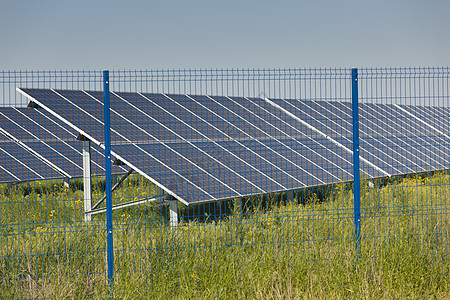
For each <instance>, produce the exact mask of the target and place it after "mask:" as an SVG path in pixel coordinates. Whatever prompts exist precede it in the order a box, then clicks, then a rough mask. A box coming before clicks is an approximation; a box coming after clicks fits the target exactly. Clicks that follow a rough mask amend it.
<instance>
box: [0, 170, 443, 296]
mask: <svg viewBox="0 0 450 300" xmlns="http://www.w3.org/2000/svg"><path fill="white" fill-rule="evenodd" d="M449 179H450V178H449V175H447V174H444V173H439V174H435V175H433V176H429V177H424V178H422V177H418V176H417V177H410V178H406V179H404V180H402V181H399V182H395V181H394V182H392V183H391V184H389V185H386V186H381V187H373V188H370V187H369V186H368V184H367V182H368V181H367V180H363V181H362V187H363V191H362V193H361V194H362V196H361V202H362V203H361V207H362V241H361V247H360V249H358V250H357V249H355V242H354V237H353V234H354V224H353V194H352V191H351V189H349V186H348V184H338V185H334V186H329V187H326V189H327V190H326V191H324V190H323V189H322V190H320V189H316V190H312V191H307V192H302V193H300V192H299V193H296V199H298V201H293V202H290V201H286V200H287V199H286V195H282V194H274V195H265V196H260V197H258V198H253V199H251V198H249V199H247V201H248V203H244V205H243V206H242V208H240V206H239V205H237V204H236V203H232V202H231V203H227V205H229V206H230V209H229V210H228V211H227V215H226V216H225V217H224V218H222V219H219V218H215V219H214V218H210V219H208V218H209V216H207V218H206V219H207V220H206V221H203V220H204V219H205V217H204V213H207V209H205V210H203V211H202V210H201V209H199V210H196V211H197V212H199V211H202V214H203V215H200V214H198V215H194V216H193V215H192V210H187V209H185V210H180V211H184V212H185V214H191V215H190V216H187V217H186V218H181V223H180V224H179V226H177V227H174V228H171V227H170V226H169V225H168V221H167V220H166V219H165V217H166V215H165V214H164V213H162V212H163V210H160V209H159V208H158V207H157V206H156V205H155V203H147V204H145V205H141V206H139V207H130V208H127V209H124V210H122V211H116V212H115V213H114V248H115V252H114V254H115V260H114V263H115V277H114V291H113V295H114V297H115V298H116V299H171V298H178V299H211V298H218V299H233V298H235V299H236V298H237V299H303V298H305V299H308V298H322V299H325V298H330V297H331V298H336V299H350V298H356V299H361V298H367V299H392V298H397V299H398V298H410V299H419V298H420V299H422V298H442V299H444V298H449V297H450V291H449V286H450V280H449V266H450V264H449V259H448V253H449V239H448V229H449V212H448V207H449V204H448V199H449V197H450V188H449ZM103 183H104V182H103ZM103 183H102V181H101V179H99V180H98V181H96V182H95V184H94V193H97V194H95V197H97V198H100V197H101V196H102V184H103ZM40 185H41V187H39V183H33V185H32V188H29V187H26V186H23V187H13V188H11V187H6V186H1V187H0V193H1V201H2V203H1V226H2V232H1V236H0V253H1V254H0V272H1V291H0V298H2V299H23V298H28V299H40V298H45V299H88V298H89V299H92V298H94V299H104V298H107V295H108V286H107V284H106V234H105V221H104V217H103V216H98V217H96V218H94V220H93V221H92V222H90V223H89V224H86V223H84V222H82V221H81V220H82V213H81V211H82V200H81V199H82V197H83V196H82V192H81V187H80V184H71V185H70V186H69V187H66V188H65V187H64V185H63V184H62V182H59V181H53V182H47V183H45V184H44V183H41V184H40ZM55 185H56V186H55ZM42 186H45V187H42ZM38 187H39V188H38ZM96 189H97V190H96ZM324 189H325V188H324ZM319 193H320V194H321V196H320V197H319V196H318V194H319ZM145 194H146V195H150V196H151V195H154V194H155V188H154V187H153V186H152V185H151V184H149V183H148V182H146V181H145V180H144V179H142V178H140V177H135V178H130V180H127V181H126V182H125V183H124V186H123V187H122V188H121V189H120V190H119V191H116V192H115V194H114V198H115V201H117V202H119V201H123V200H121V199H122V198H126V199H132V198H133V199H134V198H139V197H143V196H144V195H145ZM305 197H306V199H305ZM300 198H302V199H301V200H299V199H300ZM250 204H251V205H250ZM183 220H185V221H183ZM187 220H189V221H187Z"/></svg>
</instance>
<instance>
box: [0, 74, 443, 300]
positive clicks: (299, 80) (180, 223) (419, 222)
mask: <svg viewBox="0 0 450 300" xmlns="http://www.w3.org/2000/svg"><path fill="white" fill-rule="evenodd" d="M0 78H1V83H2V84H1V89H2V93H1V95H2V104H1V107H0V119H1V132H0V134H1V141H0V151H1V152H0V176H1V178H0V179H1V180H0V181H1V184H0V187H1V190H0V196H1V199H0V200H1V201H0V210H1V214H0V217H1V235H0V247H1V254H0V259H1V272H2V275H1V284H2V292H1V293H2V296H4V297H5V298H8V297H9V298H12V299H24V298H26V299H28V298H29V299H35V298H37V299H47V298H48V299H53V298H66V297H67V298H83V297H88V296H97V297H107V296H108V292H109V293H110V294H109V295H110V296H111V291H110V290H109V289H110V288H113V294H114V295H115V296H117V297H118V298H120V297H121V295H124V293H125V291H124V290H123V289H121V288H120V287H123V286H133V287H136V291H139V296H141V297H143V298H145V297H152V296H157V297H161V298H164V297H171V296H172V297H173V296H181V297H187V298H189V297H191V296H192V295H194V294H195V293H199V292H200V291H205V290H209V289H211V290H214V292H211V291H210V293H211V294H210V295H212V296H213V297H219V298H220V297H221V296H220V295H221V294H220V293H223V292H225V290H223V289H222V290H221V289H220V288H219V287H220V284H223V285H224V286H225V289H226V288H228V289H230V287H229V286H228V287H227V285H226V284H224V281H226V280H228V281H229V282H234V283H233V284H232V286H233V287H232V289H237V290H241V291H245V292H242V293H243V294H240V295H241V296H242V297H244V296H245V295H247V294H246V293H248V291H246V289H247V288H246V283H245V282H246V281H245V279H242V280H233V278H235V277H236V276H239V274H241V276H244V277H245V276H247V275H242V274H244V273H245V272H244V271H245V270H247V271H248V270H250V271H249V273H252V270H255V269H267V268H269V269H270V268H271V267H273V266H285V267H286V270H289V271H288V272H294V271H295V270H297V271H298V270H303V268H304V266H305V264H306V265H308V264H310V263H312V264H318V265H320V262H322V263H323V262H326V263H325V264H326V265H328V266H333V265H334V266H336V265H339V264H340V263H341V262H342V261H343V260H346V261H348V260H351V261H354V262H355V264H356V262H357V261H358V258H357V257H359V261H373V259H381V257H383V255H384V254H383V253H388V251H389V249H390V248H392V247H394V246H393V245H394V244H396V243H397V242H398V241H407V244H408V245H409V246H408V247H409V248H407V250H408V249H409V250H411V249H413V250H411V251H417V252H421V253H424V254H426V255H428V254H429V255H431V256H433V257H434V258H435V259H437V260H430V261H432V262H433V263H435V264H437V262H438V261H439V259H441V260H442V261H446V260H447V259H448V251H449V250H448V248H449V240H448V200H447V197H448V193H449V184H450V181H449V176H450V175H449V173H448V170H449V167H448V165H449V160H448V158H449V156H448V149H449V147H448V141H450V139H449V134H450V133H449V130H448V129H449V125H450V122H449V114H448V112H449V108H448V107H449V105H448V103H449V91H450V88H449V84H448V83H449V70H448V68H395V69H359V70H358V71H357V72H356V70H351V69H345V68H336V69H266V70H264V69H255V70H243V69H239V70H217V69H216V70H203V69H201V70H154V71H111V72H109V78H108V79H107V84H108V89H109V92H108V93H105V91H104V84H105V77H104V73H102V72H97V71H51V72H44V71H36V72H2V73H0ZM355 87H356V88H357V89H359V91H358V90H356V91H357V92H356V93H355V89H354V88H355ZM105 95H107V96H108V101H107V102H106V97H105ZM355 101H356V102H355ZM106 103H107V104H108V106H109V110H107V111H108V112H109V118H105V105H107V104H106ZM355 105H356V106H355ZM108 106H107V107H108ZM356 109H357V110H356ZM105 124H106V125H108V124H109V126H107V128H108V129H109V130H110V138H108V136H107V135H105ZM356 125H357V127H355V126H356ZM355 128H357V129H358V130H357V133H358V134H359V136H358V135H355V132H354V131H353V130H354V129H355ZM105 137H106V138H105ZM355 143H356V144H355ZM355 145H358V147H357V148H355V147H354V146H355ZM355 149H356V150H355ZM105 150H106V151H105ZM108 150H110V153H111V157H109V159H106V162H105V153H108ZM355 154H357V156H355ZM354 159H358V160H359V167H358V166H356V167H355V165H356V164H354V163H353V162H354ZM105 164H109V166H110V167H111V172H110V173H109V172H108V170H107V169H108V168H107V165H105ZM355 178H356V184H355V180H354V179H355ZM109 184H111V196H108V193H106V191H107V190H109V188H108V186H109ZM108 213H109V215H108ZM108 222H110V223H109V224H110V225H108ZM108 235H109V236H110V238H111V239H110V242H111V243H109V244H108V243H107V237H108ZM402 249H403V248H402ZM409 250H408V251H409ZM405 251H406V250H405ZM308 266H310V265H308ZM446 268H448V264H446V263H444V264H442V265H441V268H440V269H439V272H440V274H445V273H446V272H447V273H448V269H446ZM291 270H294V271H291ZM289 274H291V273H289ZM108 279H109V282H110V285H108V284H107V282H108ZM247 279H248V278H247ZM248 280H250V279H248ZM228 291H229V290H228ZM189 295H191V296H189ZM222 296H223V295H222Z"/></svg>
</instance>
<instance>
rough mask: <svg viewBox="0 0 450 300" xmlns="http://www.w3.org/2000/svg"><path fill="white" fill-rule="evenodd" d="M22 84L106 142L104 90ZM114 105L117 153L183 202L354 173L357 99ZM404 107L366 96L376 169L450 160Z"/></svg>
mask: <svg viewBox="0 0 450 300" xmlns="http://www.w3.org/2000/svg"><path fill="white" fill-rule="evenodd" d="M23 93H24V94H25V95H27V96H28V97H29V99H30V100H31V101H34V102H36V103H37V104H38V105H39V106H40V107H42V108H44V109H46V110H47V111H48V112H50V113H51V114H52V115H53V116H54V117H57V118H59V120H60V121H62V122H65V124H67V125H68V126H70V127H71V128H72V129H73V130H76V131H77V132H80V133H82V134H84V135H86V136H87V137H89V138H90V139H91V140H92V141H93V142H95V143H96V144H97V145H101V144H102V143H103V134H104V133H103V131H104V128H103V104H102V103H103V93H102V92H95V91H94V92H93V91H69V90H67V91H61V90H37V89H23ZM110 105H111V106H110V107H111V149H112V152H113V154H114V155H116V156H117V157H118V158H120V159H121V160H122V161H123V162H125V163H126V164H128V165H129V166H130V167H132V168H133V169H135V170H136V171H138V172H140V173H141V174H142V175H144V176H146V177H147V178H148V179H150V180H152V181H153V182H155V183H156V184H157V185H159V186H160V187H162V188H163V189H165V190H166V191H168V192H169V193H170V194H172V195H174V196H175V197H177V198H178V199H179V200H181V201H183V202H184V203H185V204H189V203H199V202H204V201H212V200H218V199H226V198H234V197H241V196H246V195H252V194H259V193H267V192H275V191H284V190H290V189H298V188H304V187H309V186H315V185H323V184H329V183H335V182H340V181H342V180H349V181H350V180H352V178H353V177H352V151H351V147H352V125H351V124H352V123H351V120H352V118H351V116H352V114H351V105H350V103H345V102H334V101H314V100H283V99H260V98H242V97H211V96H197V95H196V96H193V95H172V94H150V93H123V92H120V93H119V92H117V93H115V92H111V94H110ZM403 110H406V108H403ZM403 110H402V108H401V107H397V106H394V105H380V104H363V103H361V104H360V143H361V154H360V155H361V166H362V170H363V171H364V172H365V173H366V174H367V175H368V176H370V177H380V176H390V175H393V174H404V173H413V172H421V171H425V170H429V169H430V168H434V169H442V168H446V166H447V163H446V157H447V156H446V155H447V151H446V150H442V148H439V147H438V146H437V145H438V143H440V142H441V141H442V134H440V133H439V130H436V129H433V128H430V127H429V126H424V125H423V124H418V123H417V122H416V120H415V119H414V118H413V117H412V116H410V115H408V114H405V113H404V111H403ZM429 113H430V114H432V112H429ZM436 113H437V112H436ZM410 114H412V113H410ZM436 123H438V121H436ZM443 126H444V125H442V127H443ZM442 130H444V128H443V129H442Z"/></svg>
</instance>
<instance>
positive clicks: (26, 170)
mask: <svg viewBox="0 0 450 300" xmlns="http://www.w3.org/2000/svg"><path fill="white" fill-rule="evenodd" d="M0 140H1V142H0V165H1V168H0V169H2V171H3V172H2V177H1V179H0V181H1V182H9V181H18V180H20V181H22V180H38V179H48V178H59V177H61V175H60V174H59V173H58V172H56V171H55V170H54V169H53V168H51V167H50V166H49V165H47V164H45V163H44V162H42V161H41V160H39V159H37V158H36V157H33V156H32V155H31V154H30V152H28V151H27V150H25V149H24V148H22V147H20V146H19V145H18V144H17V143H15V142H13V141H11V140H10V139H8V138H7V137H6V136H5V135H3V134H0Z"/></svg>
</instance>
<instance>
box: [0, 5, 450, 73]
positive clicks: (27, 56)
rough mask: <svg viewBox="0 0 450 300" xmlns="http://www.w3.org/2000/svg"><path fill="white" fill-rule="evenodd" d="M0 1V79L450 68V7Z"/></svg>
mask: <svg viewBox="0 0 450 300" xmlns="http://www.w3.org/2000/svg"><path fill="white" fill-rule="evenodd" d="M0 1H1V2H0V3H1V9H0V38H1V43H0V45H1V50H0V53H1V55H0V71H6V70H72V69H75V70H91V69H94V70H104V69H110V70H117V69H173V68H175V69H180V68H281V67H291V68H292V67H399V66H400V67H402V66H450V17H449V15H450V14H449V13H450V1H448V0H430V1H423V0H421V1H418V0H398V1H396V0H376V1H373V0H372V1H364V0H360V1H345V0H342V1H329V0H328V1H325V0H318V1H280V0H272V1H268V0H258V1H254V0H240V1H235V0H227V1H224V0H222V1H215V0H208V1H199V0H189V1H186V0H184V1H175V0H168V1H163V0H159V1H152V0H149V1H134V0H131V1H123V0H121V1H116V0H111V1H100V0H99V1H96V0H89V1H87V0H77V1H66V0H57V1H50V0H39V1H36V0H31V1H30V0H16V1H7V0H0Z"/></svg>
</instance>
